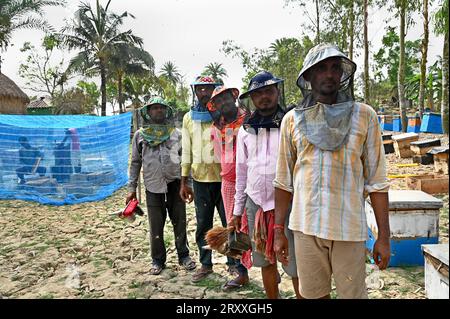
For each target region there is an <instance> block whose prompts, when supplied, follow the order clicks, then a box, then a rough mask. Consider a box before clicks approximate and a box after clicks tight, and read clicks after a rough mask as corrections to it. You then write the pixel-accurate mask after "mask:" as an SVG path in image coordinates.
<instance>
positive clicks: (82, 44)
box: [57, 0, 143, 116]
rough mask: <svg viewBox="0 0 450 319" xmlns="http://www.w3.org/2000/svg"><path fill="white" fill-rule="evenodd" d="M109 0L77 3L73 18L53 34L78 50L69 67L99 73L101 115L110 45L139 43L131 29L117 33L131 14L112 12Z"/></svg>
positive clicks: (67, 45) (104, 106) (104, 107)
mask: <svg viewBox="0 0 450 319" xmlns="http://www.w3.org/2000/svg"><path fill="white" fill-rule="evenodd" d="M110 3H111V0H109V1H108V2H107V4H106V6H105V7H102V6H101V5H100V3H99V1H98V0H97V2H96V7H95V8H92V7H91V5H90V4H88V3H81V4H80V5H79V7H78V10H77V12H76V14H75V19H73V20H72V21H71V22H70V23H68V24H67V25H66V26H65V27H64V28H63V29H62V32H61V33H59V34H58V35H57V36H58V37H59V39H60V40H61V43H63V45H64V46H65V47H67V48H68V49H69V50H73V49H77V50H81V51H80V52H79V53H78V54H77V55H76V56H75V57H74V58H73V59H72V60H71V61H70V64H69V70H71V71H78V72H83V73H85V74H98V73H99V74H100V78H101V82H100V91H101V96H102V99H101V110H102V111H101V114H102V116H104V115H106V82H107V66H108V60H109V58H110V57H111V55H112V53H113V50H114V48H115V47H116V46H117V45H119V44H132V45H136V46H142V43H143V41H142V39H141V38H139V37H137V36H135V35H134V34H133V33H132V31H131V30H128V31H125V32H120V31H119V27H120V26H121V25H122V24H123V20H124V18H126V17H132V18H134V17H133V16H132V15H130V14H129V13H128V12H126V11H125V12H123V13H121V14H119V15H118V14H115V13H112V12H109V11H108V9H109V5H110Z"/></svg>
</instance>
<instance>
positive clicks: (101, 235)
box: [0, 140, 448, 299]
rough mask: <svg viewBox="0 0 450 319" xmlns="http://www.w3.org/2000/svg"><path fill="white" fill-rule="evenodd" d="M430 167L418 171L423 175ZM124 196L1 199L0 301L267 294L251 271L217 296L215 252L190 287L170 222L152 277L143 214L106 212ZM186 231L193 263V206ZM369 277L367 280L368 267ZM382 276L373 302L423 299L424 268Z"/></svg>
mask: <svg viewBox="0 0 450 319" xmlns="http://www.w3.org/2000/svg"><path fill="white" fill-rule="evenodd" d="M447 141H448V140H447ZM447 143H448V142H447ZM387 158H388V162H389V172H388V173H389V174H391V173H396V174H407V173H411V172H414V173H416V174H417V168H402V169H399V168H397V167H395V163H399V162H401V161H399V160H398V159H396V158H395V155H393V154H389V155H388V156H387ZM405 161H407V162H408V163H409V162H410V160H405ZM432 169H433V167H432V166H421V167H420V173H429V172H432ZM392 188H393V189H404V188H406V183H404V181H403V180H394V181H393V186H392ZM125 195H126V190H125V189H121V190H119V191H117V192H116V193H115V194H114V195H113V196H111V197H109V198H107V199H106V200H104V201H101V202H96V203H85V204H80V205H73V206H63V207H54V206H44V205H40V204H37V203H33V202H23V201H0V238H1V244H0V298H166V299H168V298H195V299H201V298H205V299H212V298H230V299H231V298H239V299H242V298H263V297H264V293H263V289H262V283H261V279H260V278H261V275H260V271H259V269H251V270H250V277H251V281H252V284H251V285H249V286H247V287H245V288H243V289H241V290H239V291H235V292H232V293H229V292H228V293H224V292H222V291H221V285H222V284H223V283H224V282H225V281H226V280H227V279H228V278H229V276H228V275H227V273H226V270H225V258H224V257H222V256H219V255H217V254H214V260H213V261H214V263H215V266H214V269H215V274H214V275H212V276H210V278H209V279H207V280H204V281H203V282H201V283H198V284H192V283H191V282H190V279H191V273H187V272H186V271H185V270H184V269H181V268H180V266H178V263H177V256H176V252H175V250H174V241H173V232H172V228H171V225H168V227H167V229H166V238H165V241H166V243H167V245H168V247H170V248H169V250H168V260H167V268H166V269H165V270H164V271H163V272H162V274H161V275H160V276H151V275H150V274H149V268H150V259H149V244H148V234H147V229H148V223H147V219H146V217H144V218H142V217H138V218H137V220H136V221H135V222H134V223H127V222H124V221H123V220H120V219H114V218H111V217H110V216H109V215H108V213H110V212H113V211H117V210H119V209H120V208H122V207H123V201H124V198H125ZM439 197H440V198H442V199H444V202H445V207H444V208H443V209H442V210H441V219H440V228H441V229H440V230H441V232H440V234H441V237H440V241H441V242H448V195H445V196H439ZM217 222H218V221H217V220H216V223H217ZM188 234H189V243H190V246H191V255H192V256H193V258H194V260H196V261H197V260H198V253H197V247H196V245H195V239H194V236H195V220H194V213H193V206H192V205H189V206H188ZM280 269H281V267H280ZM367 272H368V274H369V275H370V273H371V267H370V266H369V265H368V266H367ZM372 276H373V275H372ZM379 276H380V279H381V281H380V280H376V281H375V285H374V286H373V289H369V297H370V298H414V299H418V298H425V291H424V270H423V267H408V268H389V269H388V270H387V271H384V272H382V273H381V274H379ZM281 293H282V297H284V298H294V293H293V289H292V285H291V282H290V279H289V278H288V277H287V275H285V274H282V283H281ZM334 295H335V294H334V291H333V296H334Z"/></svg>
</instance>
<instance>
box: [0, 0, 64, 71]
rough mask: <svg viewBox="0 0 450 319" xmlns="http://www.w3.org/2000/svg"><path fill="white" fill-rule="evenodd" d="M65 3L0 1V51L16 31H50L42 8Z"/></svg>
mask: <svg viewBox="0 0 450 319" xmlns="http://www.w3.org/2000/svg"><path fill="white" fill-rule="evenodd" d="M65 3H66V1H65V0H53V1H50V0H27V1H24V0H0V51H2V50H5V49H6V48H7V47H8V45H9V43H10V41H11V36H12V33H13V32H14V31H16V30H20V29H39V30H42V31H45V32H49V31H52V30H53V29H52V27H51V26H50V25H49V24H48V22H47V21H46V20H45V19H44V18H43V16H44V12H43V8H44V7H47V6H62V5H64V4H65ZM0 67H1V57H0ZM0 72H1V68H0Z"/></svg>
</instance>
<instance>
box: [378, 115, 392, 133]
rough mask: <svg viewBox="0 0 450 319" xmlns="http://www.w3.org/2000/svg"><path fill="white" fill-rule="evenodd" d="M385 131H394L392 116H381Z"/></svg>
mask: <svg viewBox="0 0 450 319" xmlns="http://www.w3.org/2000/svg"><path fill="white" fill-rule="evenodd" d="M380 118H381V128H382V129H383V131H392V115H380Z"/></svg>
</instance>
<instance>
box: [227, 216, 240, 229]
mask: <svg viewBox="0 0 450 319" xmlns="http://www.w3.org/2000/svg"><path fill="white" fill-rule="evenodd" d="M241 219H242V216H236V215H233V219H232V220H231V222H230V226H232V227H234V230H235V231H236V233H240V232H241Z"/></svg>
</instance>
